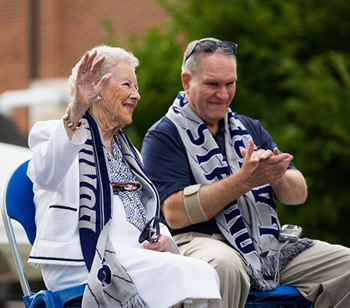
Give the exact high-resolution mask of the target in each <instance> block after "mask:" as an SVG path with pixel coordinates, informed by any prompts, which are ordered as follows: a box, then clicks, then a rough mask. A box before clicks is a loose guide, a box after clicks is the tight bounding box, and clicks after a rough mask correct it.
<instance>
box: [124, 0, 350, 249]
mask: <svg viewBox="0 0 350 308" xmlns="http://www.w3.org/2000/svg"><path fill="white" fill-rule="evenodd" d="M158 1H159V3H160V4H161V5H162V6H163V7H164V8H165V9H166V10H167V11H168V12H169V14H170V16H171V20H170V23H169V25H168V29H167V30H166V31H164V32H161V31H160V30H156V29H152V30H151V31H150V32H149V33H148V34H147V35H146V36H145V37H133V38H132V41H131V45H130V46H131V50H132V51H133V52H134V53H135V55H136V56H137V57H138V58H139V59H140V60H141V66H140V68H139V69H138V79H139V84H140V92H141V96H142V99H141V101H140V103H139V105H138V107H137V109H136V111H135V114H134V123H133V124H132V125H130V126H129V127H127V132H128V134H129V135H130V137H131V139H132V140H133V142H134V143H135V144H136V145H137V147H139V148H140V146H141V140H142V138H143V136H144V134H145V133H146V131H147V128H148V127H150V126H151V125H152V124H153V123H154V122H155V121H157V120H158V119H159V118H160V117H161V116H162V115H164V113H165V112H166V111H167V109H168V108H169V106H170V104H171V103H172V101H173V99H174V98H175V95H176V94H177V92H178V91H179V90H181V89H182V87H181V80H180V66H181V61H182V54H183V50H184V49H185V47H186V45H187V43H188V42H189V41H191V40H194V39H200V38H203V37H216V38H219V39H222V40H231V41H234V42H236V43H238V45H239V48H238V55H237V59H238V77H239V80H238V83H237V93H236V97H235V98H234V100H233V103H232V105H231V107H232V109H233V110H234V111H236V112H238V113H241V114H246V115H248V116H251V117H253V118H258V119H259V120H260V121H261V122H262V124H263V126H264V127H265V128H266V129H267V130H268V131H269V132H270V133H271V135H272V136H273V138H274V140H275V142H276V143H277V144H278V145H279V147H280V149H281V150H282V151H284V152H289V153H292V154H293V155H294V157H295V160H294V162H295V164H296V166H297V167H298V168H299V169H300V170H301V171H302V172H303V174H304V175H305V177H306V179H307V181H308V186H309V198H308V201H307V203H306V204H305V205H303V206H296V207H294V206H285V205H280V206H279V212H280V218H281V222H282V223H294V224H300V225H302V226H303V229H304V235H306V236H310V237H317V238H320V239H323V240H328V241H331V242H338V243H342V244H346V245H347V246H350V240H349V237H348V235H347V234H348V233H349V226H348V225H347V218H348V217H350V206H349V201H348V198H347V189H348V188H349V180H348V174H349V173H350V163H349V161H350V137H349V134H350V121H349V116H350V89H349V87H350V61H349V57H348V55H349V51H350V41H349V39H348V33H349V32H350V23H349V18H348V16H350V2H348V1H344V0H333V1H326V0H307V1H305V0H294V1H280V0H216V1H210V0H177V1H175V0H158Z"/></svg>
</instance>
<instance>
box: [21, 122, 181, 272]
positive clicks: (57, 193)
mask: <svg viewBox="0 0 350 308" xmlns="http://www.w3.org/2000/svg"><path fill="white" fill-rule="evenodd" d="M86 139H87V136H86V132H85V130H84V129H83V128H82V129H79V130H76V131H75V133H74V136H73V139H72V141H70V140H69V139H68V137H67V133H66V131H65V127H64V124H63V120H52V121H45V122H38V123H36V124H35V125H34V127H33V128H32V130H31V132H30V135H29V147H30V149H31V150H32V151H33V152H34V154H33V158H32V160H31V161H30V162H29V165H28V171H27V174H28V176H29V178H30V179H31V180H32V182H33V186H34V188H33V189H34V203H35V206H36V213H35V223H36V227H37V234H36V239H35V242H34V245H33V248H32V251H31V254H30V257H29V260H28V262H29V263H31V264H33V265H37V264H62V265H63V264H64V265H85V262H84V259H83V254H82V251H81V247H80V238H79V229H78V221H79V162H78V152H79V151H80V149H81V146H82V145H83V144H84V143H85V141H86ZM140 159H141V158H140ZM138 178H139V177H138ZM139 180H140V181H142V178H139ZM142 184H144V183H142ZM145 186H146V187H147V185H145ZM145 186H143V187H145ZM146 195H150V194H146ZM144 204H145V208H146V211H147V215H148V216H149V218H151V217H153V216H154V215H155V213H156V202H155V199H154V198H149V199H148V200H146V201H145V203H144ZM161 230H162V231H161V233H162V234H166V235H168V236H169V237H170V238H171V235H170V232H169V230H168V229H167V228H166V227H165V226H164V225H161ZM170 251H171V252H175V253H178V249H177V247H176V245H175V243H174V242H172V247H171V249H170Z"/></svg>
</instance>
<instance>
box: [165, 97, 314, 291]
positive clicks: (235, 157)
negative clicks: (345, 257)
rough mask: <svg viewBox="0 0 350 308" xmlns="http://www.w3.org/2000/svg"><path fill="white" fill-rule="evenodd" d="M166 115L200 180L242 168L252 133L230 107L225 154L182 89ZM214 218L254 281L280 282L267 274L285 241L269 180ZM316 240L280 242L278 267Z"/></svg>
mask: <svg viewBox="0 0 350 308" xmlns="http://www.w3.org/2000/svg"><path fill="white" fill-rule="evenodd" d="M166 116H167V117H168V118H169V119H170V120H171V121H172V122H173V123H174V124H175V126H176V127H177V130H178V132H179V134H180V136H181V139H182V141H183V143H184V145H185V148H186V150H187V156H188V160H189V163H190V167H191V170H192V173H193V176H194V178H195V180H196V183H199V184H203V185H206V184H210V183H214V182H216V181H218V180H221V179H223V178H225V177H227V176H229V175H230V174H233V173H235V172H237V171H238V170H239V169H240V167H241V165H242V164H243V160H244V158H243V157H242V155H241V149H243V148H247V147H248V140H249V139H251V136H250V134H249V132H248V131H247V129H246V128H245V127H244V125H243V124H242V122H241V121H240V120H239V119H238V117H237V115H236V114H234V113H233V112H232V111H231V110H230V108H228V110H227V113H226V116H225V118H224V125H225V149H226V160H225V159H224V156H223V154H222V152H221V150H220V149H219V147H218V145H217V143H216V141H215V139H214V137H213V136H212V134H211V133H210V131H209V130H208V128H207V127H206V125H205V124H204V123H203V121H202V120H201V119H200V118H199V117H198V115H197V114H196V113H195V112H194V111H193V110H192V109H191V107H190V105H189V104H188V102H187V100H186V98H185V93H184V92H180V93H179V94H178V96H177V98H176V99H175V101H174V103H173V104H172V106H171V107H170V108H169V110H168V113H167V114H166ZM215 221H216V223H217V226H218V228H219V229H220V231H221V233H222V234H223V235H224V237H225V238H226V240H227V241H228V242H229V243H230V244H231V246H232V247H234V248H235V249H236V250H237V251H238V252H239V253H240V254H241V255H242V256H243V258H244V259H245V260H246V262H247V264H248V265H247V266H248V274H249V275H250V277H251V283H252V287H253V288H254V289H257V290H264V291H266V290H271V289H274V288H275V287H277V285H278V282H277V281H274V280H273V279H265V278H264V277H274V276H275V272H276V270H278V269H276V255H277V253H278V251H279V250H280V249H281V246H282V245H283V244H284V243H282V242H280V241H278V239H277V235H278V232H279V229H280V223H279V220H278V217H277V211H276V203H275V199H274V194H273V191H272V188H271V186H270V185H264V186H261V187H256V188H254V189H252V190H251V191H249V192H247V193H246V194H244V195H243V196H241V197H239V198H238V199H237V200H235V201H234V202H232V203H231V204H229V205H228V206H226V207H225V208H224V209H223V210H222V211H221V212H220V213H219V214H217V216H216V217H215ZM312 245H313V241H311V240H309V239H302V240H299V241H298V242H296V243H293V244H287V245H285V247H282V248H283V249H282V250H281V252H280V261H279V264H280V267H279V270H282V269H283V268H284V267H285V266H286V265H287V263H288V262H289V261H291V260H292V259H293V258H294V257H295V256H296V255H298V254H299V253H300V252H301V251H303V250H304V249H306V248H308V247H310V246H312Z"/></svg>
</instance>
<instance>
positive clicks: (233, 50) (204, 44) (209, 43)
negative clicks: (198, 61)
mask: <svg viewBox="0 0 350 308" xmlns="http://www.w3.org/2000/svg"><path fill="white" fill-rule="evenodd" d="M197 46H199V48H200V50H201V51H202V52H205V53H213V52H215V51H216V50H217V49H218V48H219V47H220V48H222V50H223V51H224V52H225V53H226V54H228V55H236V54H237V48H238V45H237V44H236V43H233V42H229V41H214V40H200V41H198V42H197V43H196V44H194V46H193V47H192V49H191V50H190V51H189V52H188V54H187V55H186V58H185V61H184V62H186V61H187V60H188V58H189V57H190V56H191V55H192V54H193V53H194V51H195V49H196V47H197Z"/></svg>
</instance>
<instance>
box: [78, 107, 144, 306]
mask: <svg viewBox="0 0 350 308" xmlns="http://www.w3.org/2000/svg"><path fill="white" fill-rule="evenodd" d="M82 121H83V127H84V129H85V130H86V132H87V141H86V143H85V145H84V146H83V149H82V150H81V151H80V152H79V171H80V215H79V217H80V218H79V233H80V242H81V248H82V252H83V256H84V260H85V264H86V266H87V268H88V270H89V272H90V274H89V277H88V282H87V286H86V288H85V292H84V296H83V303H82V305H83V307H84V308H85V307H91V308H92V307H128V308H129V307H130V308H131V307H134V308H136V307H137V308H139V307H147V305H146V304H145V303H144V301H143V299H142V298H141V297H140V296H139V295H138V293H137V290H136V288H135V286H134V284H133V281H132V280H131V278H130V277H129V275H128V274H127V272H126V271H125V269H124V268H123V266H122V265H121V264H120V263H119V262H118V260H117V256H116V252H115V250H114V247H113V245H112V243H111V240H110V238H109V228H110V224H111V217H112V206H111V205H112V187H111V181H110V174H109V169H108V164H107V157H106V152H105V150H104V146H103V142H102V138H101V135H100V131H99V129H98V127H97V125H96V123H95V121H94V120H93V118H92V117H91V116H90V115H89V114H88V113H86V115H85V116H84V118H83V119H82ZM120 134H123V132H120ZM121 140H123V141H122V142H123V143H125V144H124V148H126V149H128V152H129V157H132V158H133V160H136V159H137V155H136V156H135V155H134V153H133V151H135V149H134V148H133V146H132V144H131V142H128V139H127V137H126V136H124V138H121ZM135 157H136V158H135ZM138 164H139V162H134V165H138Z"/></svg>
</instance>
